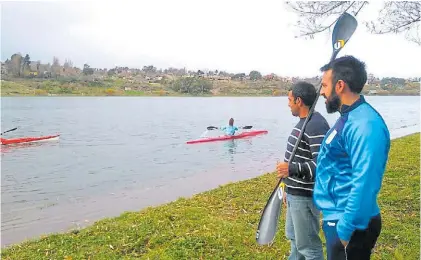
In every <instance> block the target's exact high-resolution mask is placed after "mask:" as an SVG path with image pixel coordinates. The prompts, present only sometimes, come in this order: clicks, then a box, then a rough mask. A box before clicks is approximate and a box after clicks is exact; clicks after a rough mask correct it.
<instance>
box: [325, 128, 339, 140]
mask: <svg viewBox="0 0 421 260" xmlns="http://www.w3.org/2000/svg"><path fill="white" fill-rule="evenodd" d="M336 133H337V132H336V129H333V131H332V133H330V135H329V136H328V137H327V139H326V144H330V142H332V140H333V138H334V137H335V135H336Z"/></svg>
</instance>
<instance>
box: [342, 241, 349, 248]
mask: <svg viewBox="0 0 421 260" xmlns="http://www.w3.org/2000/svg"><path fill="white" fill-rule="evenodd" d="M341 243H342V245H344V247H346V246H347V245H348V243H349V242H348V241H344V240H342V239H341Z"/></svg>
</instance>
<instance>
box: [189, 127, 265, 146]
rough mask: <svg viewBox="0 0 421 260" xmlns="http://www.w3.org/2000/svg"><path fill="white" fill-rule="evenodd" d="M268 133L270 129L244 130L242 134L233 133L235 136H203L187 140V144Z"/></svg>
mask: <svg viewBox="0 0 421 260" xmlns="http://www.w3.org/2000/svg"><path fill="white" fill-rule="evenodd" d="M267 133H268V131H266V130H258V131H249V132H243V133H241V134H238V135H233V136H230V135H222V136H216V137H206V138H201V139H197V140H192V141H187V144H197V143H206V142H213V141H224V140H232V139H239V138H244V137H248V136H256V135H261V134H267Z"/></svg>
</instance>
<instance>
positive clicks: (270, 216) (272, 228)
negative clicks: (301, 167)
mask: <svg viewBox="0 0 421 260" xmlns="http://www.w3.org/2000/svg"><path fill="white" fill-rule="evenodd" d="M357 25H358V22H357V20H356V19H355V18H354V17H353V16H351V15H350V14H348V13H346V12H345V13H343V14H342V15H341V16H340V17H339V19H338V20H337V22H336V24H335V27H334V29H333V32H332V48H333V50H332V56H331V57H330V61H333V60H334V59H335V58H336V55H338V53H339V51H340V50H341V49H342V48H343V47H344V46H345V44H346V43H347V42H348V40H349V39H350V38H351V36H352V35H353V33H354V32H355V29H356V28H357ZM318 85H319V89H318V90H317V94H316V95H317V96H316V100H315V101H314V104H313V106H312V107H311V108H310V111H309V113H308V115H307V118H306V120H305V121H304V124H303V126H302V129H301V131H300V135H299V136H298V139H297V141H296V143H295V146H294V149H293V150H292V153H291V157H290V159H289V161H290V162H292V161H293V159H294V156H295V153H296V151H297V148H298V145H299V143H300V141H301V138H302V136H303V133H304V129H305V127H306V125H307V123H308V121H309V118H310V116H311V115H312V113H313V111H314V108H315V107H316V104H317V100H318V99H319V96H320V89H321V82H320V83H319V84H318ZM282 184H283V183H282V179H280V180H279V182H278V184H277V185H276V187H275V189H274V190H273V191H272V194H271V195H270V197H269V199H268V201H267V203H266V206H265V208H264V209H263V212H262V215H261V218H260V222H259V226H258V229H257V232H256V241H257V243H258V244H260V245H265V244H270V243H272V242H273V239H274V238H275V234H276V231H277V228H278V222H279V215H280V213H281V205H282V196H283V193H282V190H280V189H279V187H281V185H282Z"/></svg>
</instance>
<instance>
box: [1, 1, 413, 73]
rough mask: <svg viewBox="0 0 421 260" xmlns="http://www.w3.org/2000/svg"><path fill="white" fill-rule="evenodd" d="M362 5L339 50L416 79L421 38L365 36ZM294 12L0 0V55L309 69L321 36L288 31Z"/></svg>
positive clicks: (318, 56) (253, 5)
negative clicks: (354, 28) (352, 29)
mask: <svg viewBox="0 0 421 260" xmlns="http://www.w3.org/2000/svg"><path fill="white" fill-rule="evenodd" d="M378 7H379V5H378V4H370V5H368V6H367V8H366V9H363V10H362V11H361V12H360V14H359V15H358V17H357V19H358V21H359V22H360V24H359V27H358V28H357V31H356V32H355V33H354V35H353V37H352V38H351V40H350V41H349V42H348V44H347V46H345V48H344V49H343V50H342V51H341V53H340V54H339V56H342V55H345V54H351V55H354V56H356V57H357V58H360V59H362V60H364V61H365V62H366V63H367V69H368V71H369V73H373V74H375V75H376V76H379V77H386V76H395V77H420V76H421V69H420V67H421V66H420V63H419V62H420V60H421V46H419V45H416V44H415V43H411V42H408V41H407V40H406V39H405V38H404V35H394V34H392V35H372V34H369V33H368V32H366V28H365V26H364V25H363V24H362V22H361V21H362V20H363V19H366V18H367V17H377V10H378V9H377V8H378ZM295 22H296V17H295V14H293V13H291V12H289V11H288V10H287V9H286V8H285V4H284V3H282V2H281V1H279V0H259V1H248V0H247V1H246V0H230V1H226V0H212V1H197V0H153V1H150V0H149V1H136V2H134V1H133V2H128V1H125V2H124V1H107V2H105V1H90V2H82V1H72V2H65V1H58V2H57V1H56V2H51V1H50V2H6V3H4V2H3V3H1V60H2V61H5V60H6V59H7V58H10V56H11V55H12V54H13V53H16V52H20V53H22V54H23V55H25V54H26V53H28V54H29V55H30V57H31V60H41V62H43V63H48V62H50V63H51V62H52V60H53V56H57V57H58V58H59V59H60V62H61V63H63V62H64V59H70V60H72V61H73V64H74V65H75V66H78V67H82V66H83V64H84V63H88V64H90V65H91V67H100V68H112V67H115V66H128V67H137V68H142V67H143V66H144V65H150V64H153V65H155V66H156V67H158V68H167V67H170V66H172V67H178V68H182V67H186V68H187V69H189V70H197V69H209V70H215V69H218V70H225V71H228V72H233V73H236V72H244V73H249V72H250V71H251V70H258V71H260V72H262V73H264V74H267V73H271V72H273V73H276V74H278V75H281V76H316V75H320V72H319V68H320V67H321V66H322V65H323V64H324V63H326V62H327V61H328V59H329V58H330V55H331V45H330V35H329V34H327V33H326V34H321V35H318V36H316V38H315V39H313V40H305V39H295V38H294V36H295V35H296V32H297V31H296V29H295V28H294V26H293V25H294V23H295Z"/></svg>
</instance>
